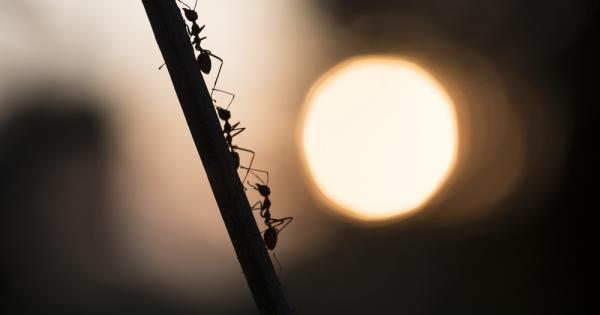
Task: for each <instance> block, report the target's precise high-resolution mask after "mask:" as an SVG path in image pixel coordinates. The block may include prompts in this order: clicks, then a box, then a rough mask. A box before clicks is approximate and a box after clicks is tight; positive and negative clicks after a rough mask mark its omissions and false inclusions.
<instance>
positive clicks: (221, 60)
mask: <svg viewBox="0 0 600 315" xmlns="http://www.w3.org/2000/svg"><path fill="white" fill-rule="evenodd" d="M207 52H208V54H209V55H210V56H212V57H213V58H215V59H217V60H219V61H220V62H221V63H220V64H219V71H218V72H217V76H216V77H215V83H213V87H212V91H211V92H210V98H211V99H212V96H213V92H214V90H215V88H216V87H217V81H219V76H220V75H221V69H222V68H223V59H221V57H219V56H217V55H214V54H213V53H211V52H210V51H207Z"/></svg>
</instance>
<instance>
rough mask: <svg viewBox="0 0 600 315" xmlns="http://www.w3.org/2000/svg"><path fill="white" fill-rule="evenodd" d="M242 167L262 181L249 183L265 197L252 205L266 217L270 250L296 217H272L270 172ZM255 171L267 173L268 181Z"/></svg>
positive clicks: (264, 236) (267, 242) (265, 238)
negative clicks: (279, 235) (253, 183)
mask: <svg viewBox="0 0 600 315" xmlns="http://www.w3.org/2000/svg"><path fill="white" fill-rule="evenodd" d="M242 168H244V169H247V170H248V171H249V172H251V173H252V175H254V177H256V178H257V179H258V180H259V181H260V183H255V185H252V184H251V183H250V182H249V181H248V185H250V187H252V188H254V189H256V190H257V191H258V193H259V194H260V195H261V196H262V197H263V198H264V199H263V201H260V200H259V201H257V202H256V203H254V205H252V210H260V216H261V217H262V218H263V219H264V222H265V225H266V226H267V229H266V230H265V231H264V234H263V239H264V241H265V245H266V246H267V248H268V249H269V250H274V249H275V246H276V245H277V236H278V234H279V233H280V232H281V231H283V229H285V227H286V226H288V224H290V223H291V222H292V221H293V220H294V217H285V218H281V219H277V218H272V217H271V211H270V210H271V200H270V199H269V195H270V194H271V188H269V172H267V171H263V170H258V169H252V170H250V169H249V168H246V167H243V166H242ZM255 172H261V173H264V174H266V175H267V182H266V183H265V182H264V181H263V180H262V179H261V178H260V177H259V176H258V175H256V173H255Z"/></svg>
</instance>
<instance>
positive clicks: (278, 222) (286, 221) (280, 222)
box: [271, 217, 294, 234]
mask: <svg viewBox="0 0 600 315" xmlns="http://www.w3.org/2000/svg"><path fill="white" fill-rule="evenodd" d="M271 220H273V222H275V224H272V225H271V226H272V227H278V226H280V225H283V226H282V227H281V228H280V229H277V233H278V234H279V232H281V231H283V229H285V227H286V226H288V224H290V223H292V221H294V217H285V218H283V219H271Z"/></svg>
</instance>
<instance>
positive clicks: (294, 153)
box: [0, 0, 600, 314]
mask: <svg viewBox="0 0 600 315" xmlns="http://www.w3.org/2000/svg"><path fill="white" fill-rule="evenodd" d="M597 6H598V5H597V4H596V3H595V2H594V1H569V2H563V3H544V2H539V1H529V0H527V1H516V0H515V1H512V0H510V1H493V2H491V1H475V0H460V1H458V0H457V1H433V0H427V1H386V0H375V1H341V0H327V1H295V0H294V1H266V0H264V1H252V2H250V1H242V0H239V1H237V0H236V1H233V0H232V1H200V2H199V4H198V11H199V16H200V21H201V24H206V25H207V27H206V28H205V30H204V32H205V35H207V36H208V39H207V40H205V41H204V42H203V44H204V47H206V48H208V49H210V50H211V51H212V52H213V53H215V54H217V55H219V56H220V57H222V58H223V59H224V60H225V65H224V68H223V72H222V77H221V79H220V84H219V85H220V87H221V88H223V89H225V90H229V91H232V92H234V93H236V95H237V98H236V102H235V103H234V105H232V108H231V110H232V113H233V118H234V120H236V121H238V120H239V121H242V125H243V126H246V127H248V130H247V131H246V132H244V133H243V134H241V135H240V136H239V140H238V141H239V143H240V145H243V146H244V147H247V148H252V149H253V150H255V151H256V152H257V159H256V166H257V167H259V168H265V169H268V170H270V172H271V176H272V182H271V186H272V189H273V198H272V200H273V203H274V208H273V209H274V210H273V211H277V213H281V214H285V215H293V216H294V217H295V220H294V222H293V224H292V225H290V226H289V227H288V228H287V229H286V230H285V233H282V234H281V235H280V244H279V245H278V248H277V255H278V257H279V259H280V260H281V262H282V264H283V272H282V274H281V280H282V283H283V286H284V289H285V291H286V294H287V297H288V300H289V302H290V304H291V306H292V307H293V309H294V310H295V311H297V312H299V313H306V314H330V313H336V314H367V313H374V312H376V313H379V314H399V313H402V314H537V313H544V314H563V313H572V312H578V311H577V309H578V308H580V307H584V302H585V301H586V300H587V299H586V295H585V293H584V292H585V291H584V290H583V285H584V284H585V283H587V282H588V281H587V280H586V279H587V278H588V272H589V271H590V270H591V262H590V261H588V260H587V259H585V254H586V253H587V252H590V251H593V248H594V247H593V245H590V244H589V243H590V242H591V238H592V233H593V231H594V229H593V228H592V226H591V225H592V222H593V221H592V220H590V219H589V216H590V215H591V214H592V213H593V211H594V209H595V208H597V207H596V206H594V201H595V198H594V197H595V196H594V194H593V191H594V187H595V186H596V185H595V184H593V182H594V181H593V180H594V178H595V176H596V175H597V174H598V172H597V166H596V165H595V163H597V161H598V154H597V153H595V150H594V144H595V143H596V142H597V141H596V133H595V131H596V129H597V127H596V124H595V120H596V119H597V118H598V110H597V109H596V105H597V100H598V89H597V88H596V87H595V85H594V83H595V81H596V78H597V75H598V74H599V71H598V70H599V69H598V65H599V63H598V61H597V57H596V56H598V55H600V54H599V52H598V49H597V48H596V47H595V42H596V39H597V38H598V30H599V29H598V27H599V26H598V10H597V9H598V8H597ZM364 54H387V55H398V56H401V57H405V58H408V59H410V60H412V61H414V62H416V63H418V64H420V65H421V66H423V67H424V68H425V69H427V71H429V72H430V73H432V74H433V75H434V76H436V77H437V78H438V79H439V80H440V82H442V84H444V85H445V87H446V88H447V90H448V92H449V94H450V96H451V97H452V98H453V100H454V102H455V105H456V107H457V113H458V121H459V128H460V130H459V132H460V137H461V138H460V139H461V140H460V141H461V147H460V148H459V149H460V150H459V151H460V154H459V158H458V164H457V168H456V170H455V173H454V174H453V175H452V176H451V178H450V179H449V181H448V183H447V184H446V186H445V187H444V188H443V190H442V191H441V192H440V193H439V195H438V196H436V197H435V198H434V199H433V200H432V201H431V203H430V204H428V205H427V206H426V207H425V208H424V209H423V210H422V211H420V212H419V213H418V214H416V215H414V216H411V217H409V218H403V219H402V220H395V221H390V222H385V223H384V224H376V225H373V224H365V223H361V222H358V221H354V220H351V219H347V218H345V217H341V216H338V215H336V214H334V213H333V212H331V211H329V209H328V205H327V204H325V203H322V202H320V201H319V199H318V198H317V197H316V196H315V195H314V194H313V193H312V192H311V187H309V186H310V182H309V181H308V180H307V179H306V178H307V176H306V174H305V173H304V172H305V171H304V166H303V165H302V162H301V161H302V159H301V156H300V155H301V154H302V150H301V149H300V147H299V144H298V143H297V139H298V135H297V133H298V130H299V117H300V114H301V112H302V107H303V102H304V100H305V97H306V94H307V92H308V91H309V89H310V87H311V86H312V84H313V83H314V82H315V81H316V80H317V79H318V78H319V77H320V75H321V74H323V73H324V72H325V71H327V70H328V69H330V68H331V67H333V66H334V65H335V64H337V63H339V62H341V61H343V60H345V59H346V58H349V57H352V56H356V55H364ZM162 62H163V61H162V58H161V55H160V52H159V49H158V47H157V45H156V42H155V40H154V37H153V34H152V31H151V28H150V25H149V22H148V20H147V17H146V15H145V11H144V9H143V6H142V4H141V2H140V1H133V0H130V1H116V0H108V1H74V0H54V1H43V0H18V1H17V0H0V211H1V213H2V219H1V220H0V251H1V253H2V259H1V260H0V280H1V284H0V288H1V290H2V294H1V295H0V309H1V310H2V312H3V313H5V312H6V313H10V314H21V313H50V312H52V313H80V314H94V313H98V314H106V313H112V314H137V313H140V314H141V313H144V314H146V313H152V314H255V313H256V310H255V308H254V305H253V301H252V300H251V297H250V294H249V290H248V288H247V285H246V283H245V279H244V277H243V274H242V273H241V269H240V267H239V265H238V262H237V259H236V258H235V253H234V251H233V248H232V246H231V244H230V241H229V239H228V236H227V234H226V230H225V228H224V226H223V223H222V221H221V218H220V215H219V213H218V209H217V207H216V203H215V201H214V198H213V197H212V193H211V190H210V187H209V185H208V181H207V179H206V176H205V173H204V170H203V169H202V166H201V163H200V160H199V159H198V156H197V153H196V152H195V147H194V145H193V142H192V139H191V136H190V134H189V131H188V129H187V125H186V124H185V119H184V117H183V115H182V113H181V110H180V108H179V105H178V103H177V98H176V95H175V93H174V90H173V88H172V85H171V83H170V79H169V76H168V73H167V70H165V69H163V70H162V71H159V70H158V69H157V68H158V66H159V65H160V64H162ZM207 81H208V82H211V77H208V78H207ZM349 172H351V170H349ZM357 180H359V179H357ZM250 198H251V199H253V198H256V196H253V195H251V196H250Z"/></svg>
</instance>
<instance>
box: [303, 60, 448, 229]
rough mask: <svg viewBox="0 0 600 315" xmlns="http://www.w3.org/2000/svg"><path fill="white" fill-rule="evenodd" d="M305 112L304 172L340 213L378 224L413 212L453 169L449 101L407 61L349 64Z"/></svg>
mask: <svg viewBox="0 0 600 315" xmlns="http://www.w3.org/2000/svg"><path fill="white" fill-rule="evenodd" d="M305 106H306V109H305V114H304V119H303V125H302V126H303V130H302V133H301V137H302V138H301V145H302V146H303V149H304V153H305V154H304V155H305V156H304V159H305V162H306V163H305V164H306V166H307V169H308V173H309V174H310V178H311V179H312V181H313V182H314V184H315V185H316V188H317V189H316V191H317V192H318V194H319V196H320V197H324V198H322V199H324V200H326V201H328V202H329V203H331V205H332V206H333V208H334V209H336V210H339V211H340V212H342V213H344V214H347V215H350V216H352V217H355V218H360V219H364V220H381V219H386V218H390V217H395V216H399V215H404V214H407V213H412V212H414V210H416V209H419V208H421V207H422V206H423V205H424V204H425V202H427V201H428V200H429V199H430V198H431V197H432V196H433V195H434V194H435V192H436V191H437V190H438V189H439V188H440V186H441V185H442V184H443V183H444V181H445V179H446V178H447V176H448V174H449V173H450V171H451V169H452V167H453V165H454V161H455V158H456V152H457V144H458V139H457V134H458V132H457V127H456V117H455V113H454V106H453V104H452V101H451V99H450V98H449V97H448V95H447V94H446V92H445V91H444V89H443V88H442V87H441V86H440V84H439V83H437V82H436V80H435V79H434V78H433V77H431V75H429V74H428V73H427V72H425V71H424V70H423V69H421V68H420V67H418V66H417V65H415V64H413V63H410V62H407V61H403V60H401V59H398V58H392V57H360V58H353V59H351V60H349V61H346V62H344V63H342V64H340V65H338V66H336V67H335V68H334V69H333V70H331V71H329V72H328V73H326V74H325V75H323V77H322V78H321V79H320V80H319V81H318V82H317V83H316V84H315V85H314V87H313V88H312V91H311V92H310V94H309V96H308V99H307V102H306V105H305Z"/></svg>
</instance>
